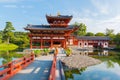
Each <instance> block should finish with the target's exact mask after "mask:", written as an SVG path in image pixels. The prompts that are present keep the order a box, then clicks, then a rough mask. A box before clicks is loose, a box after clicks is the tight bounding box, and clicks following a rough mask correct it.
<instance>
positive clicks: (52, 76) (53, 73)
mask: <svg viewBox="0 0 120 80" xmlns="http://www.w3.org/2000/svg"><path fill="white" fill-rule="evenodd" d="M49 80H56V54H55V55H54V58H53V62H52V67H51V70H50V76H49Z"/></svg>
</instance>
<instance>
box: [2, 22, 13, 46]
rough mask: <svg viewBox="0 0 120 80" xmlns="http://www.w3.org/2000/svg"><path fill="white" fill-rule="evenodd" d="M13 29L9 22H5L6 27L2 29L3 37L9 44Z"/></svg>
mask: <svg viewBox="0 0 120 80" xmlns="http://www.w3.org/2000/svg"><path fill="white" fill-rule="evenodd" d="M13 30H15V29H14V27H13V25H12V23H11V22H6V27H5V28H4V30H3V39H4V40H5V41H6V42H7V43H8V44H9V43H10V39H11V37H13V36H14V33H13V32H12V31H13Z"/></svg>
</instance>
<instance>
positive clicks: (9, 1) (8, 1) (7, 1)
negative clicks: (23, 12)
mask: <svg viewBox="0 0 120 80" xmlns="http://www.w3.org/2000/svg"><path fill="white" fill-rule="evenodd" d="M20 1H23V0H0V2H3V3H13V2H20Z"/></svg>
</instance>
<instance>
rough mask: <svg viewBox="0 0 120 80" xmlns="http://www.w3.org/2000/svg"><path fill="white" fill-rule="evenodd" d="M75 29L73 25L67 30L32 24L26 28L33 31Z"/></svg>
mask: <svg viewBox="0 0 120 80" xmlns="http://www.w3.org/2000/svg"><path fill="white" fill-rule="evenodd" d="M73 28H74V26H73V25H69V26H68V27H66V28H62V27H59V28H58V27H57V28H55V27H54V28H51V27H50V26H49V25H30V24H28V25H27V27H25V29H26V30H32V29H38V30H71V29H73Z"/></svg>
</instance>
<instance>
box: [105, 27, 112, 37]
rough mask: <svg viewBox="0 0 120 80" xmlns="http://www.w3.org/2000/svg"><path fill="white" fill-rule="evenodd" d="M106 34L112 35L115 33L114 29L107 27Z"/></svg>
mask: <svg viewBox="0 0 120 80" xmlns="http://www.w3.org/2000/svg"><path fill="white" fill-rule="evenodd" d="M105 34H106V36H111V35H112V34H114V30H113V29H108V28H106V31H105Z"/></svg>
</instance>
